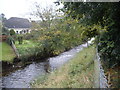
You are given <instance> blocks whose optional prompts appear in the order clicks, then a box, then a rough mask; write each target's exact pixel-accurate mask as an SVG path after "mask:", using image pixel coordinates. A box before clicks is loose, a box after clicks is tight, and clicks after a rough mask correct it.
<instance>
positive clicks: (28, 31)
mask: <svg viewBox="0 0 120 90" xmlns="http://www.w3.org/2000/svg"><path fill="white" fill-rule="evenodd" d="M11 29H14V31H15V33H17V34H26V33H30V32H31V29H29V28H9V30H11Z"/></svg>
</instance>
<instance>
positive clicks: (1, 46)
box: [0, 42, 16, 62]
mask: <svg viewBox="0 0 120 90" xmlns="http://www.w3.org/2000/svg"><path fill="white" fill-rule="evenodd" d="M0 51H1V52H0V60H2V61H8V62H12V61H13V59H14V58H15V57H16V55H15V53H14V50H13V49H12V47H11V46H10V45H8V44H7V43H6V42H2V43H0Z"/></svg>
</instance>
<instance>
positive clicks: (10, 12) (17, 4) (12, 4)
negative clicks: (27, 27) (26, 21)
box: [0, 0, 56, 19]
mask: <svg viewBox="0 0 120 90" xmlns="http://www.w3.org/2000/svg"><path fill="white" fill-rule="evenodd" d="M54 1H56V0H0V14H1V13H4V14H5V17H6V18H7V19H8V18H10V17H22V18H32V17H31V16H30V15H29V14H30V12H32V9H33V4H34V3H35V2H38V3H39V4H40V5H41V6H42V7H45V6H46V5H47V6H49V5H53V2H54ZM32 19H33V18H32Z"/></svg>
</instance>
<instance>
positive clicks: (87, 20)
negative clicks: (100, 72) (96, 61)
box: [63, 2, 120, 67]
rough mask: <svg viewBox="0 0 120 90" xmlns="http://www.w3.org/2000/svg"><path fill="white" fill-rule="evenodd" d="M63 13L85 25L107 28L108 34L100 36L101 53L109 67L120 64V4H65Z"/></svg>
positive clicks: (104, 33)
mask: <svg viewBox="0 0 120 90" xmlns="http://www.w3.org/2000/svg"><path fill="white" fill-rule="evenodd" d="M63 11H64V12H65V13H66V14H67V15H66V16H67V17H72V18H73V19H76V18H78V20H79V22H80V23H84V25H90V26H93V25H94V24H96V25H97V24H98V25H100V26H101V27H103V28H105V27H107V28H106V32H102V33H101V34H100V42H99V43H100V44H99V48H98V49H99V52H100V53H101V57H102V59H103V60H104V61H105V62H107V64H108V66H109V67H111V66H112V65H114V64H120V53H119V51H120V48H119V46H120V43H119V42H120V37H119V36H120V31H119V26H120V21H119V20H120V17H119V13H120V3H119V2H118V3H115V2H113V3H110V2H106V3H100V2H97V3H91V2H87V3H84V2H81V3H78V2H65V3H64V8H63ZM87 32H89V30H87ZM86 34H88V33H86ZM87 36H88V35H87ZM89 37H91V36H89Z"/></svg>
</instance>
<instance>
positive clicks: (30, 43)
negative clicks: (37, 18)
mask: <svg viewBox="0 0 120 90" xmlns="http://www.w3.org/2000/svg"><path fill="white" fill-rule="evenodd" d="M15 46H16V47H17V48H29V47H35V46H36V42H33V41H32V40H23V43H22V44H19V42H18V41H16V42H15Z"/></svg>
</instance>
